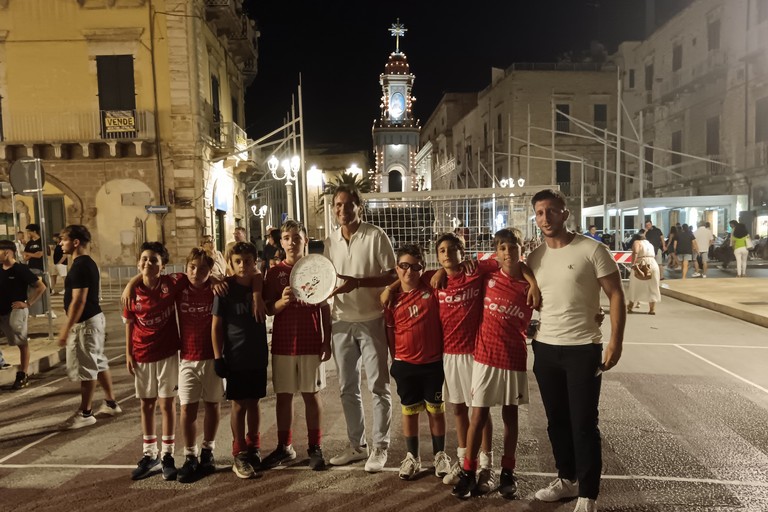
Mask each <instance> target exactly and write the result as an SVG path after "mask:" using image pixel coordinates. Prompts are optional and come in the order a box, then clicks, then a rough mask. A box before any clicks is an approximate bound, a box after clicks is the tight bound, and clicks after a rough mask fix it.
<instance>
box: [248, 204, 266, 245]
mask: <svg viewBox="0 0 768 512" xmlns="http://www.w3.org/2000/svg"><path fill="white" fill-rule="evenodd" d="M267 210H269V208H268V207H267V205H262V206H261V208H256V205H255V204H252V205H251V211H252V212H253V214H254V215H256V216H258V217H259V221H261V236H262V238H263V237H264V235H265V233H264V217H266V216H267Z"/></svg>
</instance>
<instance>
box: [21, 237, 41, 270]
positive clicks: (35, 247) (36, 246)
mask: <svg viewBox="0 0 768 512" xmlns="http://www.w3.org/2000/svg"><path fill="white" fill-rule="evenodd" d="M42 250H43V239H42V238H38V239H37V240H30V241H29V242H27V245H25V246H24V252H29V253H35V252H40V251H42ZM27 265H29V268H33V269H35V270H40V271H42V270H43V258H30V259H28V260H27Z"/></svg>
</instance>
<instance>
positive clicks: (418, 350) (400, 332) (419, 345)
mask: <svg viewBox="0 0 768 512" xmlns="http://www.w3.org/2000/svg"><path fill="white" fill-rule="evenodd" d="M385 320H386V323H387V326H388V327H394V330H395V354H394V356H393V357H394V359H396V360H398V361H405V362H406V363H411V364H429V363H434V362H435V361H439V360H441V359H442V357H443V337H442V332H441V331H442V329H441V327H440V313H439V305H438V303H437V298H436V297H435V294H434V293H433V292H432V290H430V289H429V288H428V287H426V286H420V287H419V288H416V289H414V290H411V291H409V292H401V293H399V294H398V295H397V297H396V298H395V302H394V306H392V307H391V308H387V310H386V312H385Z"/></svg>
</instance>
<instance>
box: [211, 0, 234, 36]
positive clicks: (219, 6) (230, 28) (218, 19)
mask: <svg viewBox="0 0 768 512" xmlns="http://www.w3.org/2000/svg"><path fill="white" fill-rule="evenodd" d="M242 12H243V0H205V19H206V20H207V21H208V22H210V23H211V24H212V25H213V26H214V27H215V29H216V30H215V31H214V32H216V34H217V35H221V34H227V35H229V34H230V33H236V32H239V31H240V30H241V25H242V21H241V19H240V18H241V16H242Z"/></svg>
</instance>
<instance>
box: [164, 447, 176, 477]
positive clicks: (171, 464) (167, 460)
mask: <svg viewBox="0 0 768 512" xmlns="http://www.w3.org/2000/svg"><path fill="white" fill-rule="evenodd" d="M177 473H178V471H176V462H175V461H174V460H173V455H171V454H170V453H166V454H165V455H163V480H176V474H177Z"/></svg>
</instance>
